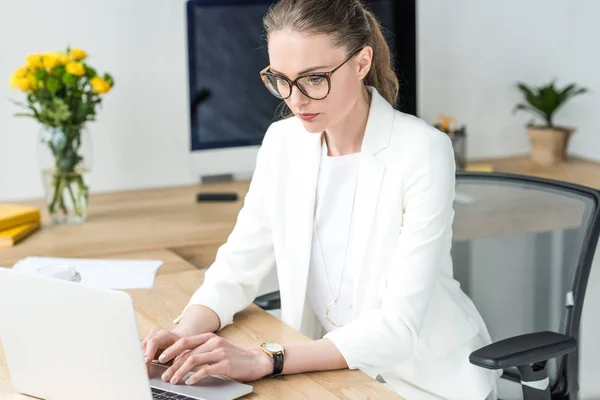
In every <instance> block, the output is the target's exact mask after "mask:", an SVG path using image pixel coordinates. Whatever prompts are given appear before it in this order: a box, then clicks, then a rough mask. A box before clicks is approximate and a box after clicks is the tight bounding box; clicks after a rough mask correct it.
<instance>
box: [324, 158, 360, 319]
mask: <svg viewBox="0 0 600 400" xmlns="http://www.w3.org/2000/svg"><path fill="white" fill-rule="evenodd" d="M319 169H320V166H319ZM357 186H358V170H357V171H356V181H355V184H354V193H353V195H352V208H351V209H350V225H349V227H348V237H347V238H346V248H345V249H344V264H343V266H342V277H341V278H340V285H339V289H338V294H337V296H334V294H333V289H332V288H331V281H330V280H329V273H328V272H327V263H326V262H325V254H324V253H323V245H322V243H321V234H320V233H319V227H318V224H317V215H316V214H317V207H315V215H314V220H315V232H316V233H317V241H318V242H319V249H320V251H321V259H322V260H323V267H325V276H326V277H327V284H328V285H329V292H330V293H331V296H333V301H331V302H330V303H329V304H328V305H327V308H326V309H325V314H324V315H323V318H325V319H326V320H327V321H329V323H330V324H331V325H333V326H335V327H340V326H343V325H338V324H336V323H335V322H334V321H333V320H332V319H331V318H329V312H330V311H331V310H333V309H334V308H336V307H337V306H338V301H339V299H340V294H341V293H342V283H343V282H344V273H345V272H346V259H347V257H348V245H349V244H350V233H351V232H352V216H353V214H354V202H355V200H356V187H357ZM317 188H318V184H317ZM317 190H318V189H317ZM317 198H318V196H317Z"/></svg>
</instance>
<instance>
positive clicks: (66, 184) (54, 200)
mask: <svg viewBox="0 0 600 400" xmlns="http://www.w3.org/2000/svg"><path fill="white" fill-rule="evenodd" d="M38 146H39V147H38V164H39V166H40V169H41V175H42V182H43V186H44V192H45V197H46V206H47V209H48V214H49V215H50V218H51V220H52V222H54V223H56V224H75V223H82V222H84V221H86V220H87V215H88V194H89V175H90V167H91V161H92V148H91V146H92V145H91V138H90V135H89V132H88V131H87V129H81V130H77V131H73V130H67V129H63V128H56V127H52V128H44V129H42V131H41V133H40V140H39V142H38Z"/></svg>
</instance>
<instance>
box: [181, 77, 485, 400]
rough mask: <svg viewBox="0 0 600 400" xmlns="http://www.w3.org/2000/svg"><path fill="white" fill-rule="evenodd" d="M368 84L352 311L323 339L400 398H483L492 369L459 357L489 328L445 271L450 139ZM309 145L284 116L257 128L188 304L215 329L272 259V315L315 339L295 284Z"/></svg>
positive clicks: (307, 223)
mask: <svg viewBox="0 0 600 400" xmlns="http://www.w3.org/2000/svg"><path fill="white" fill-rule="evenodd" d="M368 89H369V90H370V92H371V94H372V101H371V107H370V112H369V117H368V122H367V127H366V131H365V135H364V139H363V143H362V149H361V155H360V160H359V167H358V174H359V176H358V184H357V189H356V198H355V209H354V213H353V221H352V228H351V232H350V245H349V249H350V253H349V254H348V257H353V259H354V260H355V262H354V264H355V265H356V268H355V270H354V271H353V272H354V282H355V288H354V302H353V315H352V321H351V322H350V323H348V324H347V325H345V326H343V327H341V328H338V329H336V330H334V331H332V332H330V333H329V334H327V335H326V336H325V338H327V339H329V340H331V341H332V342H333V343H334V344H335V345H336V346H337V348H338V349H339V351H340V352H341V354H342V355H343V357H344V358H345V360H346V361H347V363H348V366H349V367H350V368H351V369H356V368H359V369H361V370H363V371H364V372H366V373H368V374H369V375H371V376H373V377H375V376H376V375H377V374H380V375H381V376H382V377H383V378H384V379H385V380H386V381H387V382H388V383H389V384H391V385H392V386H394V387H395V388H396V390H397V391H398V392H399V393H400V394H401V395H403V396H404V397H405V398H407V399H409V400H413V399H432V398H439V397H442V398H446V399H457V400H458V399H460V400H470V399H473V400H482V399H485V398H486V396H487V395H488V394H489V393H490V391H491V390H492V388H493V387H494V386H495V384H496V380H497V374H496V373H495V372H492V371H487V370H484V369H481V368H479V367H476V366H473V365H471V364H470V363H469V359H468V357H469V354H470V353H471V352H472V351H474V350H476V349H478V348H480V347H482V346H484V345H486V344H488V343H490V337H489V334H488V331H487V329H486V326H485V324H484V322H483V320H482V318H481V317H480V315H479V313H478V311H477V310H476V308H475V307H474V305H473V303H472V302H471V300H470V299H469V298H468V297H467V296H466V295H465V294H464V293H463V292H462V290H461V289H460V286H459V283H458V282H457V281H456V280H454V279H453V275H452V259H451V257H450V247H451V241H452V220H453V217H454V210H453V199H454V193H455V192H454V180H455V178H454V174H455V164H454V153H453V151H452V145H451V143H450V140H449V139H448V137H447V135H445V134H443V133H441V132H439V131H438V130H437V129H435V128H433V127H431V126H430V125H428V124H427V123H425V122H424V121H422V120H420V119H418V118H416V117H413V116H411V115H407V114H403V113H401V112H399V111H396V110H394V109H393V108H392V106H391V105H390V104H389V103H387V102H386V101H385V99H384V98H383V97H381V95H379V93H378V92H377V91H376V90H375V89H374V88H372V87H369V88H368ZM321 145H322V144H321V134H314V133H309V132H308V131H306V130H305V129H304V128H303V126H302V123H301V122H300V121H299V120H298V119H297V118H295V117H293V118H289V119H286V120H282V121H279V122H276V123H273V124H272V125H271V126H270V127H269V129H268V131H267V133H266V135H265V138H264V141H263V144H262V146H261V148H260V150H259V153H258V157H257V164H256V169H255V172H254V176H253V178H252V182H251V184H250V189H249V192H248V194H247V195H246V197H245V200H244V205H243V207H242V210H241V211H240V213H239V215H238V219H237V223H236V225H235V227H234V229H233V231H232V233H231V235H230V236H229V238H228V240H227V242H226V243H225V244H224V245H223V246H221V247H220V248H219V250H218V252H217V257H216V260H215V262H214V264H213V265H212V266H211V267H210V268H209V269H208V271H207V273H206V279H205V281H204V284H203V285H202V286H201V287H200V288H199V289H198V291H197V292H196V293H195V294H194V295H193V297H192V298H191V300H190V302H189V304H188V307H189V306H190V305H194V304H202V305H205V306H207V307H209V308H211V309H212V310H214V311H215V312H216V313H217V315H218V316H219V318H220V320H221V328H222V327H224V326H226V325H228V324H231V323H232V320H233V316H234V314H235V313H237V312H238V311H241V310H242V309H244V308H245V307H247V306H248V305H249V304H250V303H251V302H252V301H253V300H254V299H255V297H256V295H257V291H258V288H259V284H260V283H261V281H262V279H263V278H264V277H265V276H266V275H267V273H268V272H269V271H270V270H271V268H272V267H273V266H274V265H275V266H276V267H277V274H278V279H279V288H280V291H281V315H282V320H283V321H284V322H286V323H287V324H289V325H291V326H292V327H294V328H296V329H298V330H300V331H301V332H303V333H304V334H306V335H308V336H309V337H311V338H313V339H316V338H319V337H320V336H319V335H320V334H322V330H321V329H320V324H319V322H318V320H317V319H316V316H315V315H314V314H313V312H312V310H311V307H310V305H309V304H308V302H307V299H306V285H307V278H308V271H309V260H310V253H311V239H312V226H313V215H314V214H313V213H314V207H315V193H316V188H317V176H318V170H319V163H320V159H321ZM186 308H187V307H186ZM434 395H435V396H434ZM436 396H439V397H436Z"/></svg>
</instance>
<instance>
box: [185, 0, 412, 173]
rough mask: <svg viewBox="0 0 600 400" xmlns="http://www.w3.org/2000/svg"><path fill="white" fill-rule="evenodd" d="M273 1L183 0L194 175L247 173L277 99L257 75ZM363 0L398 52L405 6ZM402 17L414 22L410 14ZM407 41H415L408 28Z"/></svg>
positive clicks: (408, 60)
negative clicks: (265, 28) (409, 34)
mask: <svg viewBox="0 0 600 400" xmlns="http://www.w3.org/2000/svg"><path fill="white" fill-rule="evenodd" d="M410 1H413V2H414V0H409V2H410ZM272 3H273V1H272V0H189V1H188V2H187V9H186V11H187V35H188V37H187V39H188V68H189V76H188V78H189V100H190V109H189V118H190V151H191V166H192V169H193V173H195V174H198V175H199V176H200V177H207V176H214V175H230V176H233V178H234V179H248V178H250V177H251V175H252V172H253V171H254V167H255V161H256V153H257V151H258V147H259V146H260V144H261V142H262V139H263V137H264V134H265V132H266V130H267V128H268V127H269V125H270V124H271V123H273V122H275V121H277V120H278V119H279V118H280V116H279V110H278V107H279V106H280V104H281V103H282V101H281V100H279V99H277V98H275V97H274V96H272V95H271V94H270V93H269V92H268V91H267V89H266V88H265V87H264V85H263V83H262V81H261V79H260V76H259V72H260V71H261V70H262V69H263V68H264V67H265V66H267V65H268V64H269V57H268V53H267V42H266V39H265V36H264V31H263V24H262V20H263V16H264V14H265V12H266V11H267V10H268V8H269V7H270V6H271V4H272ZM365 3H366V4H367V5H368V6H369V8H370V9H371V10H372V11H373V12H374V13H375V14H376V15H377V17H378V18H379V19H380V21H381V23H382V25H383V27H384V28H385V30H386V36H387V37H386V39H387V40H388V42H389V44H390V48H391V50H392V52H393V53H394V54H395V55H396V56H397V57H398V54H397V52H396V49H397V48H398V46H396V43H397V41H398V40H402V37H399V36H400V35H402V33H401V32H399V30H398V29H399V27H400V25H401V24H400V23H399V22H398V18H399V14H402V15H403V16H404V18H406V16H405V13H404V12H403V13H400V12H399V11H400V9H399V7H398V6H397V5H396V1H395V0H371V1H366V2H365ZM403 7H405V6H403ZM402 11H404V10H402ZM409 18H410V19H411V20H412V21H413V22H412V27H413V28H414V15H411V16H409ZM402 26H404V25H402ZM409 40H412V41H414V33H413V35H412V36H409ZM409 48H410V46H409ZM403 58H404V60H401V64H405V65H409V64H411V65H412V64H414V63H415V56H414V54H413V55H409V56H408V57H406V56H404V57H403ZM397 64H398V63H397ZM411 68H412V67H411ZM411 68H408V70H410V69H411ZM404 69H406V68H405V67H402V68H399V69H398V71H399V74H400V77H401V81H402V82H410V81H411V80H412V81H414V79H411V77H407V76H406V75H405V74H404V72H403V70H404ZM402 97H403V98H404V99H405V100H406V97H409V101H408V102H406V101H405V102H404V103H408V104H409V103H412V98H413V97H414V94H409V95H408V96H407V95H406V94H402ZM411 111H412V110H408V112H411ZM412 113H414V112H412Z"/></svg>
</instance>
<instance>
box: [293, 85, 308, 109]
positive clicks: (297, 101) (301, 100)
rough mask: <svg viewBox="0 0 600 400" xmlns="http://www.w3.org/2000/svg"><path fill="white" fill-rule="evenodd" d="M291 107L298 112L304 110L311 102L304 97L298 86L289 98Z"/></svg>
mask: <svg viewBox="0 0 600 400" xmlns="http://www.w3.org/2000/svg"><path fill="white" fill-rule="evenodd" d="M289 101H290V106H291V108H292V110H298V109H299V108H302V107H303V106H305V105H306V103H308V102H309V101H310V99H309V98H308V97H306V96H305V95H304V93H302V92H301V91H300V89H298V88H297V87H296V86H293V87H292V94H291V95H290V97H289Z"/></svg>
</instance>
